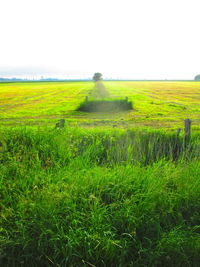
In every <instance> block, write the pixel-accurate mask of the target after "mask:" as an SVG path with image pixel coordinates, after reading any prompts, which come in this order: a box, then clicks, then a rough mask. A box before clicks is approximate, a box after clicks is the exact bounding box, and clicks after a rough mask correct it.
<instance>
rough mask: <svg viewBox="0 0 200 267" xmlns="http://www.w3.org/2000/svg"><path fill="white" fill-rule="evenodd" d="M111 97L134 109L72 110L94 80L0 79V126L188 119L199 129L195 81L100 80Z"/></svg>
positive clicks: (177, 123)
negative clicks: (131, 104) (64, 122)
mask: <svg viewBox="0 0 200 267" xmlns="http://www.w3.org/2000/svg"><path fill="white" fill-rule="evenodd" d="M103 84H104V86H105V87H106V88H107V90H108V91H109V93H110V97H111V98H112V99H113V98H114V99H115V98H116V99H119V98H122V99H123V98H125V97H126V96H127V97H128V98H129V100H130V101H132V102H133V110H131V111H126V112H117V113H114V112H113V113H86V112H78V111H76V109H77V108H78V106H79V105H80V103H81V102H83V101H84V99H85V96H89V98H90V94H92V90H93V89H94V86H95V85H94V83H93V82H27V83H26V82H24V83H1V84H0V122H1V125H12V126H13V125H22V124H23V125H39V126H40V125H53V124H55V123H56V121H57V120H59V119H61V118H64V119H65V120H66V121H68V123H69V124H72V125H74V124H76V125H77V124H78V125H80V126H87V127H93V126H102V125H104V126H107V125H108V126H113V125H114V126H115V127H123V128H126V127H128V126H131V127H135V126H151V127H153V128H179V127H181V126H182V124H183V120H184V119H186V118H190V119H192V121H193V129H199V128H200V126H199V125H200V82H192V81H180V82H179V81H104V82H103Z"/></svg>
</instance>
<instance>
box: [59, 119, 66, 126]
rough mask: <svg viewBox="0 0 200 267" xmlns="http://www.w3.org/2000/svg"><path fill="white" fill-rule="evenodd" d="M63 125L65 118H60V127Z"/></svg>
mask: <svg viewBox="0 0 200 267" xmlns="http://www.w3.org/2000/svg"><path fill="white" fill-rule="evenodd" d="M64 127H65V119H61V120H60V128H64Z"/></svg>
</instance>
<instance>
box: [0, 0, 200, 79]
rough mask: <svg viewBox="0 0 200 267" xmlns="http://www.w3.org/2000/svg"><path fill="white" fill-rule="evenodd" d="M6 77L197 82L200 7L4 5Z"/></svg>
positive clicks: (0, 30) (1, 27) (75, 2)
mask: <svg viewBox="0 0 200 267" xmlns="http://www.w3.org/2000/svg"><path fill="white" fill-rule="evenodd" d="M0 9H1V13H0V77H22V78H40V77H41V76H43V77H44V78H45V77H57V78H75V79H76V78H77V79H78V78H80V79H82V78H92V76H93V74H94V73H95V72H101V73H102V74H103V77H104V78H113V79H186V80H187V79H194V76H195V75H197V74H200V37H199V26H200V16H199V12H200V1H199V0H101V1H100V0H98V1H97V0H17V1H16V0H0Z"/></svg>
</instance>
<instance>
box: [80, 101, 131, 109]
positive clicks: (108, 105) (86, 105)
mask: <svg viewBox="0 0 200 267" xmlns="http://www.w3.org/2000/svg"><path fill="white" fill-rule="evenodd" d="M131 109H133V107H132V102H130V101H127V100H123V99H118V100H90V101H85V102H83V103H81V104H80V106H79V107H78V109H77V110H78V111H85V112H110V111H112V112H119V111H125V110H131Z"/></svg>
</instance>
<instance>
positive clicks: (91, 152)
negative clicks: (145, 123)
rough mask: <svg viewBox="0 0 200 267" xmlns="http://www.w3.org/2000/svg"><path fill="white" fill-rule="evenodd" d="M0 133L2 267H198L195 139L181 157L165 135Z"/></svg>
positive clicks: (73, 131)
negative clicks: (176, 154) (174, 151)
mask: <svg viewBox="0 0 200 267" xmlns="http://www.w3.org/2000/svg"><path fill="white" fill-rule="evenodd" d="M1 134H2V135H1V146H0V149H1V150H0V151H1V152H0V153H1V154H0V162H1V164H0V196H1V202H0V203H1V204H0V205H1V206H0V207H1V217H0V254H1V258H0V265H1V266H20V265H24V266H27V265H29V266H198V264H199V260H200V256H199V255H200V231H199V229H200V216H199V210H200V198H199V192H200V181H199V176H200V163H199V154H198V151H199V150H195V148H197V146H198V145H199V139H198V137H194V139H192V140H191V146H190V148H188V150H185V151H184V150H183V149H182V150H180V152H179V153H180V154H179V159H178V158H177V156H176V157H173V154H172V152H171V154H170V155H169V156H168V158H167V153H168V152H169V149H170V148H172V147H173V145H175V140H179V139H177V137H175V136H173V135H172V134H171V135H168V134H166V133H163V132H148V131H146V132H144V131H143V136H142V137H141V133H140V135H139V133H138V132H135V131H130V132H126V131H117V130H116V131H107V132H106V131H100V130H93V131H91V130H90V131H86V130H81V129H67V130H66V131H65V130H64V131H62V130H55V131H54V130H46V132H45V131H40V130H38V131H36V130H26V129H24V130H21V129H18V130H10V131H8V130H7V131H6V132H3V131H2V132H1ZM140 137H141V138H140ZM175 138H176V139H175ZM120 140H121V143H120ZM131 140H132V143H131ZM161 140H162V142H163V147H162V149H160V151H159V149H158V144H159V146H161V144H162V143H161ZM156 142H157V143H156ZM159 142H160V143H159ZM178 142H180V144H179V143H178ZM178 142H177V144H179V145H180V147H182V143H181V142H182V140H181V138H180V140H179V141H178ZM156 144H157V146H156ZM135 146H136V149H135V150H134V149H133V148H134V147H135ZM139 148H140V149H139ZM167 151H168V152H167ZM172 151H173V150H172ZM158 152H159V153H158ZM145 153H146V154H148V156H146V157H145V156H144V155H145ZM157 153H158V154H157ZM190 153H191V154H190ZM125 155H126V157H125ZM164 158H165V159H164Z"/></svg>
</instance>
